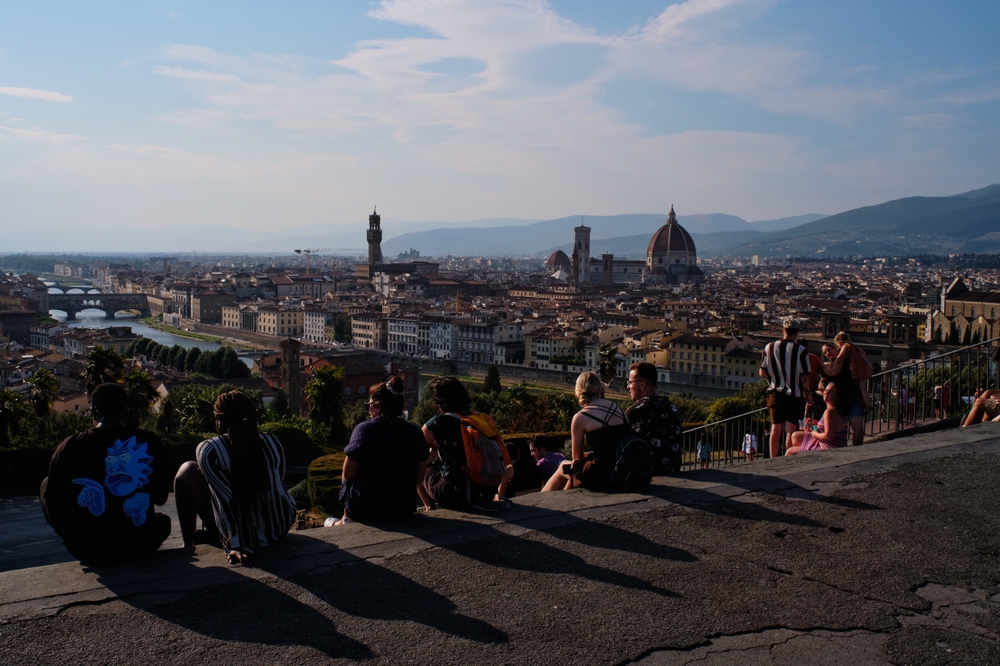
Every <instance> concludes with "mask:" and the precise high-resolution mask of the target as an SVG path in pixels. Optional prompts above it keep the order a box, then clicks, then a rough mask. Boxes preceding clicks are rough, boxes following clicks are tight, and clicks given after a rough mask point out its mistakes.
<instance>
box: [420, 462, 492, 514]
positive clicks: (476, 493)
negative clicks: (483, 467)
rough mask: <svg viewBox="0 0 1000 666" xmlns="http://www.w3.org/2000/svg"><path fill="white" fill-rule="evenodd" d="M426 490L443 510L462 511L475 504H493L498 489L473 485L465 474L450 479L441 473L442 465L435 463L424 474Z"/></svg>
mask: <svg viewBox="0 0 1000 666" xmlns="http://www.w3.org/2000/svg"><path fill="white" fill-rule="evenodd" d="M424 489H425V490H426V491H427V494H428V495H430V496H431V499H433V500H434V503H435V504H437V505H438V506H440V507H441V508H443V509H452V510H454V511H462V510H463V509H467V508H469V506H471V505H473V504H483V503H487V502H492V501H493V497H494V496H495V495H496V493H497V487H496V486H494V487H492V488H486V487H484V486H480V485H479V484H476V483H472V482H471V481H469V480H468V478H467V477H466V476H465V474H460V475H458V474H457V475H455V477H454V478H448V477H446V476H445V475H444V474H442V472H441V463H440V462H433V463H431V464H429V465H427V471H426V472H424Z"/></svg>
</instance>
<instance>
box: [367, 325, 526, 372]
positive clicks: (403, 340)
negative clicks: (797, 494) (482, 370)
mask: <svg viewBox="0 0 1000 666" xmlns="http://www.w3.org/2000/svg"><path fill="white" fill-rule="evenodd" d="M351 334H352V339H353V342H354V346H355V347H360V348H362V349H385V350H387V351H389V352H391V353H394V354H400V355H405V356H413V357H418V358H433V359H439V360H449V359H455V360H464V361H477V362H481V363H496V364H498V365H504V364H509V363H520V362H521V361H522V360H523V358H524V331H523V327H522V325H521V324H520V322H515V321H509V320H508V319H507V317H505V316H504V317H501V316H500V315H498V314H496V313H490V312H483V313H473V314H466V315H446V314H444V313H436V314H435V313H424V314H420V315H417V314H412V313H401V314H393V315H386V314H383V313H380V312H360V313H356V314H353V315H352V316H351Z"/></svg>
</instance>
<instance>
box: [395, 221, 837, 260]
mask: <svg viewBox="0 0 1000 666" xmlns="http://www.w3.org/2000/svg"><path fill="white" fill-rule="evenodd" d="M822 217H824V216H823V215H818V214H811V215H800V216H797V217H789V218H782V219H780V220H765V221H763V222H747V221H746V220H744V219H743V218H740V217H736V216H735V215H726V214H724V213H699V214H694V215H678V216H677V221H678V222H679V223H680V224H681V225H682V226H683V227H684V228H685V229H687V230H688V233H690V234H691V235H692V237H693V238H694V240H695V244H696V245H698V247H699V248H700V245H699V240H698V239H699V237H701V236H705V242H706V243H707V245H708V246H710V247H716V246H719V247H721V246H727V245H732V243H733V242H734V240H735V241H737V242H742V241H749V240H751V239H753V238H755V237H756V235H757V234H764V230H773V229H787V228H789V227H790V226H794V225H797V224H802V223H803V222H808V221H813V220H816V219H820V218H822ZM666 221H667V216H666V214H664V213H658V214H649V213H632V214H629V215H573V216H570V217H561V218H558V219H555V220H545V221H543V222H535V223H533V224H526V225H520V226H518V227H517V228H512V227H511V226H509V225H504V226H496V227H485V228H448V229H431V230H428V231H417V232H408V233H405V234H401V235H399V236H394V237H392V238H390V239H388V240H385V241H383V242H382V253H383V254H384V255H385V256H387V257H391V256H393V255H395V254H398V253H400V252H405V251H406V250H407V249H409V248H411V247H413V248H416V249H417V250H420V251H421V252H423V253H424V254H427V255H439V256H444V255H452V256H497V255H505V254H512V255H524V254H539V255H548V254H551V253H552V252H553V251H555V250H557V249H561V250H564V251H566V252H567V253H568V252H570V251H571V250H572V248H573V228H574V227H578V226H580V225H581V224H585V225H586V226H588V227H590V252H591V254H592V255H594V256H599V255H600V254H602V253H604V252H609V253H612V254H615V255H616V256H621V257H626V256H640V255H641V256H645V254H646V246H647V245H648V244H649V237H650V236H651V235H652V234H653V232H654V231H656V230H657V229H659V228H660V227H661V226H663V224H665V223H666ZM384 226H385V225H383V227H384ZM761 228H763V230H762V229H761ZM623 232H627V235H626V234H623ZM716 234H718V236H716Z"/></svg>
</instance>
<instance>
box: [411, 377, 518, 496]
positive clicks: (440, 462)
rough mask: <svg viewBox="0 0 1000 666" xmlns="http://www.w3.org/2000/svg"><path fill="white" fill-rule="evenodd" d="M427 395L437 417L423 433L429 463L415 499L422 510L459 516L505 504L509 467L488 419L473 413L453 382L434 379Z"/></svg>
mask: <svg viewBox="0 0 1000 666" xmlns="http://www.w3.org/2000/svg"><path fill="white" fill-rule="evenodd" d="M430 392H431V398H432V399H433V401H434V406H435V407H436V408H437V410H438V414H437V416H434V417H433V418H431V419H430V420H429V421H428V422H427V423H425V424H424V427H423V432H424V439H425V440H426V442H427V446H429V447H430V462H429V463H428V465H427V471H426V472H425V474H424V480H423V482H422V483H420V484H418V486H417V493H418V494H419V495H420V499H421V501H422V502H423V503H424V508H425V509H427V510H428V511H430V510H431V509H433V508H435V506H441V507H443V508H445V509H455V510H459V511H461V510H464V509H467V508H469V507H473V506H483V505H485V504H488V503H490V502H493V501H495V500H501V501H504V502H505V503H507V504H509V501H508V500H507V499H506V491H507V485H508V484H509V483H510V480H511V479H512V478H513V477H514V467H513V466H512V465H511V463H510V457H509V454H508V453H507V447H506V446H505V445H504V443H503V436H502V435H501V434H500V432H499V431H498V430H497V427H496V424H495V423H494V422H493V419H492V418H490V416H489V415H488V414H480V413H478V412H475V411H473V410H472V401H471V399H470V398H469V392H468V391H467V390H466V389H465V386H464V385H463V384H462V382H460V381H459V380H458V379H456V378H454V377H435V378H434V379H433V380H431V383H430Z"/></svg>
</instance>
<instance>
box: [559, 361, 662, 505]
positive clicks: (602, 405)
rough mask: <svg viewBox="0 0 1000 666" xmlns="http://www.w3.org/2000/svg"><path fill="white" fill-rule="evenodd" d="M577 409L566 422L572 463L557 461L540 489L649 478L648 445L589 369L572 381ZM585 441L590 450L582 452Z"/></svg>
mask: <svg viewBox="0 0 1000 666" xmlns="http://www.w3.org/2000/svg"><path fill="white" fill-rule="evenodd" d="M576 397H577V400H579V401H580V405H581V409H580V411H578V412H577V413H576V414H575V415H574V416H573V420H572V422H571V423H570V434H571V437H572V449H573V461H572V462H567V463H564V464H563V465H561V466H560V467H559V468H558V469H557V470H556V472H555V473H554V474H553V475H552V476H551V477H550V478H549V480H548V482H547V483H546V484H545V487H544V488H542V492H546V491H552V490H570V489H572V488H581V487H582V488H588V489H590V490H601V491H614V490H626V491H628V490H635V489H637V488H639V487H640V486H642V485H645V484H646V483H648V482H649V480H650V478H651V477H652V458H653V456H652V452H651V450H650V447H649V444H648V443H647V442H646V441H645V440H643V439H642V438H641V437H639V436H638V435H637V434H636V433H635V432H634V431H633V430H632V427H631V426H630V425H629V423H628V420H627V419H626V418H625V412H623V411H622V408H621V407H619V406H618V405H616V404H615V403H613V402H611V401H610V400H608V399H606V398H605V397H604V386H603V385H602V384H601V380H600V378H599V377H598V376H597V375H596V374H595V373H593V372H584V373H583V374H581V375H580V376H579V377H578V378H577V380H576ZM584 442H586V444H587V445H589V446H590V449H591V451H590V453H586V454H585V453H584Z"/></svg>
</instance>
